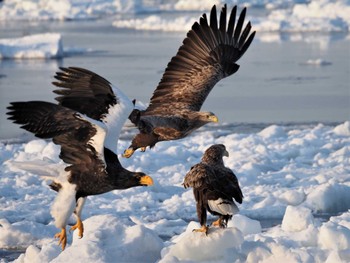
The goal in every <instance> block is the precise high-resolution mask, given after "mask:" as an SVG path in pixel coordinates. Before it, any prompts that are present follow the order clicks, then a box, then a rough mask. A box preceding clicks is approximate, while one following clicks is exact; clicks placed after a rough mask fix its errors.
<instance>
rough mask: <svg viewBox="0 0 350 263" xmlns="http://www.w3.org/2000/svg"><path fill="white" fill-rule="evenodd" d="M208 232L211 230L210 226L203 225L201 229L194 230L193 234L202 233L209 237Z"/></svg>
mask: <svg viewBox="0 0 350 263" xmlns="http://www.w3.org/2000/svg"><path fill="white" fill-rule="evenodd" d="M208 230H209V226H206V225H202V227H201V228H195V229H193V230H192V232H202V233H205V235H206V236H207V235H208Z"/></svg>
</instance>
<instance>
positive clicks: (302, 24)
mask: <svg viewBox="0 0 350 263" xmlns="http://www.w3.org/2000/svg"><path fill="white" fill-rule="evenodd" d="M349 13H350V3H349V1H346V0H340V1H329V0H311V1H310V2H309V3H307V4H305V3H301V4H295V5H294V6H293V7H292V8H290V9H288V8H287V9H278V10H273V11H272V12H271V13H270V14H269V15H268V17H267V19H266V18H257V19H253V20H252V24H253V25H254V28H255V29H257V31H279V32H310V31H318V32H332V31H334V32H340V31H342V32H347V31H349V25H350V16H349Z"/></svg>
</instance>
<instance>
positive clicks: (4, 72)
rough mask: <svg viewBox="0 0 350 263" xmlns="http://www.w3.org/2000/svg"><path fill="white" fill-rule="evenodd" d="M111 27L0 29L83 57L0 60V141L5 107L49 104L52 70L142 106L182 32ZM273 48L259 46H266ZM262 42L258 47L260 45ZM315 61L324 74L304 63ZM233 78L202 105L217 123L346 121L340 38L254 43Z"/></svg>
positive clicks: (349, 56)
mask: <svg viewBox="0 0 350 263" xmlns="http://www.w3.org/2000/svg"><path fill="white" fill-rule="evenodd" d="M111 22H112V20H111V19H108V20H97V21H80V22H74V21H70V22H57V21H56V22H15V23H8V22H7V23H3V24H1V23H0V37H1V38H5V37H6V38H7V37H18V36H22V35H27V34H34V33H43V32H59V33H61V34H62V36H63V44H64V47H66V48H67V47H79V48H86V49H91V50H93V52H88V53H85V54H82V55H72V56H70V57H65V58H63V59H61V60H0V138H1V139H4V138H13V137H16V136H18V135H19V134H20V133H21V130H20V129H19V128H18V127H17V125H13V124H11V123H10V122H9V121H8V120H7V119H6V114H5V112H6V107H7V106H8V104H9V102H11V101H26V100H48V101H54V97H55V96H54V94H53V93H52V90H53V88H54V87H53V86H52V85H51V82H52V81H53V75H54V73H55V72H56V71H57V70H58V67H60V66H65V67H68V66H79V67H84V68H87V69H90V70H93V71H95V72H97V73H98V74H100V75H102V76H103V77H105V78H106V79H108V80H109V81H110V82H112V83H113V84H115V85H117V86H118V87H119V88H121V89H122V90H123V91H124V92H125V93H126V94H127V95H128V96H129V97H130V98H136V99H137V100H140V101H143V102H148V100H149V98H150V97H151V95H152V92H153V90H154V89H155V87H156V86H157V84H158V82H159V80H160V78H161V76H162V73H163V71H164V69H165V67H166V65H167V63H168V62H169V60H170V58H171V57H172V56H174V55H175V54H176V51H177V49H178V47H179V46H180V44H181V42H182V40H183V38H184V37H185V35H186V33H185V32H143V31H134V30H123V29H117V28H114V27H113V26H111ZM276 38H278V39H280V41H271V42H266V39H276ZM262 39H265V41H262ZM309 59H312V60H315V59H322V60H324V61H327V62H330V63H329V64H327V65H324V66H322V65H321V66H320V65H319V66H317V65H308V64H306V61H307V60H309ZM238 64H240V65H241V68H240V69H239V71H238V72H237V73H236V74H234V75H233V76H231V77H229V78H227V79H224V80H222V81H221V82H219V83H218V84H217V86H216V87H215V88H214V90H213V91H212V92H211V94H210V95H209V97H208V99H207V101H206V102H205V104H204V105H203V108H202V109H203V110H210V111H213V112H214V113H216V115H218V116H219V119H220V121H221V122H225V123H237V122H243V123H281V122H283V123H291V122H297V123H300V122H303V123H305V122H341V121H345V120H349V119H350V38H349V35H347V34H345V33H335V34H321V33H304V34H297V33H296V34H283V35H269V34H266V33H265V34H264V33H260V34H259V32H258V34H257V38H256V39H255V41H254V42H253V44H252V46H251V47H250V48H249V50H248V51H247V53H246V54H245V55H244V56H243V57H242V58H241V60H240V61H239V63H238Z"/></svg>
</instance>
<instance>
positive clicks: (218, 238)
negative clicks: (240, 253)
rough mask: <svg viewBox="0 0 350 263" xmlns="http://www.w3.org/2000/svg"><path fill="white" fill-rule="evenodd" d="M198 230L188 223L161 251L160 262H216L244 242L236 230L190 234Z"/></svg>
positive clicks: (191, 223) (217, 230)
mask: <svg viewBox="0 0 350 263" xmlns="http://www.w3.org/2000/svg"><path fill="white" fill-rule="evenodd" d="M195 228H200V225H199V224H198V223H196V222H190V223H189V225H188V226H187V229H186V231H185V232H184V233H183V234H181V235H180V236H178V237H176V238H175V239H174V240H172V244H171V245H170V246H169V247H166V248H164V249H163V250H162V260H161V261H160V262H174V261H176V260H180V261H181V260H186V261H203V260H206V261H214V260H215V261H218V260H224V259H225V256H227V254H228V250H230V253H232V251H235V250H236V249H237V248H238V247H239V246H240V245H241V244H242V243H243V241H244V239H243V234H242V233H241V231H239V230H238V229H237V228H226V229H220V228H213V227H211V228H210V229H209V233H208V235H207V236H206V235H205V234H204V233H199V232H192V230H193V229H195Z"/></svg>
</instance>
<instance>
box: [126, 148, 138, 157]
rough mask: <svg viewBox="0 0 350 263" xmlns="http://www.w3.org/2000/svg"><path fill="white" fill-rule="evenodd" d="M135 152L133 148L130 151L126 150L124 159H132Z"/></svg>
mask: <svg viewBox="0 0 350 263" xmlns="http://www.w3.org/2000/svg"><path fill="white" fill-rule="evenodd" d="M134 152H135V151H134V149H133V148H128V149H126V150H125V151H124V153H123V157H125V158H130V157H131V155H133V153H134Z"/></svg>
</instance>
